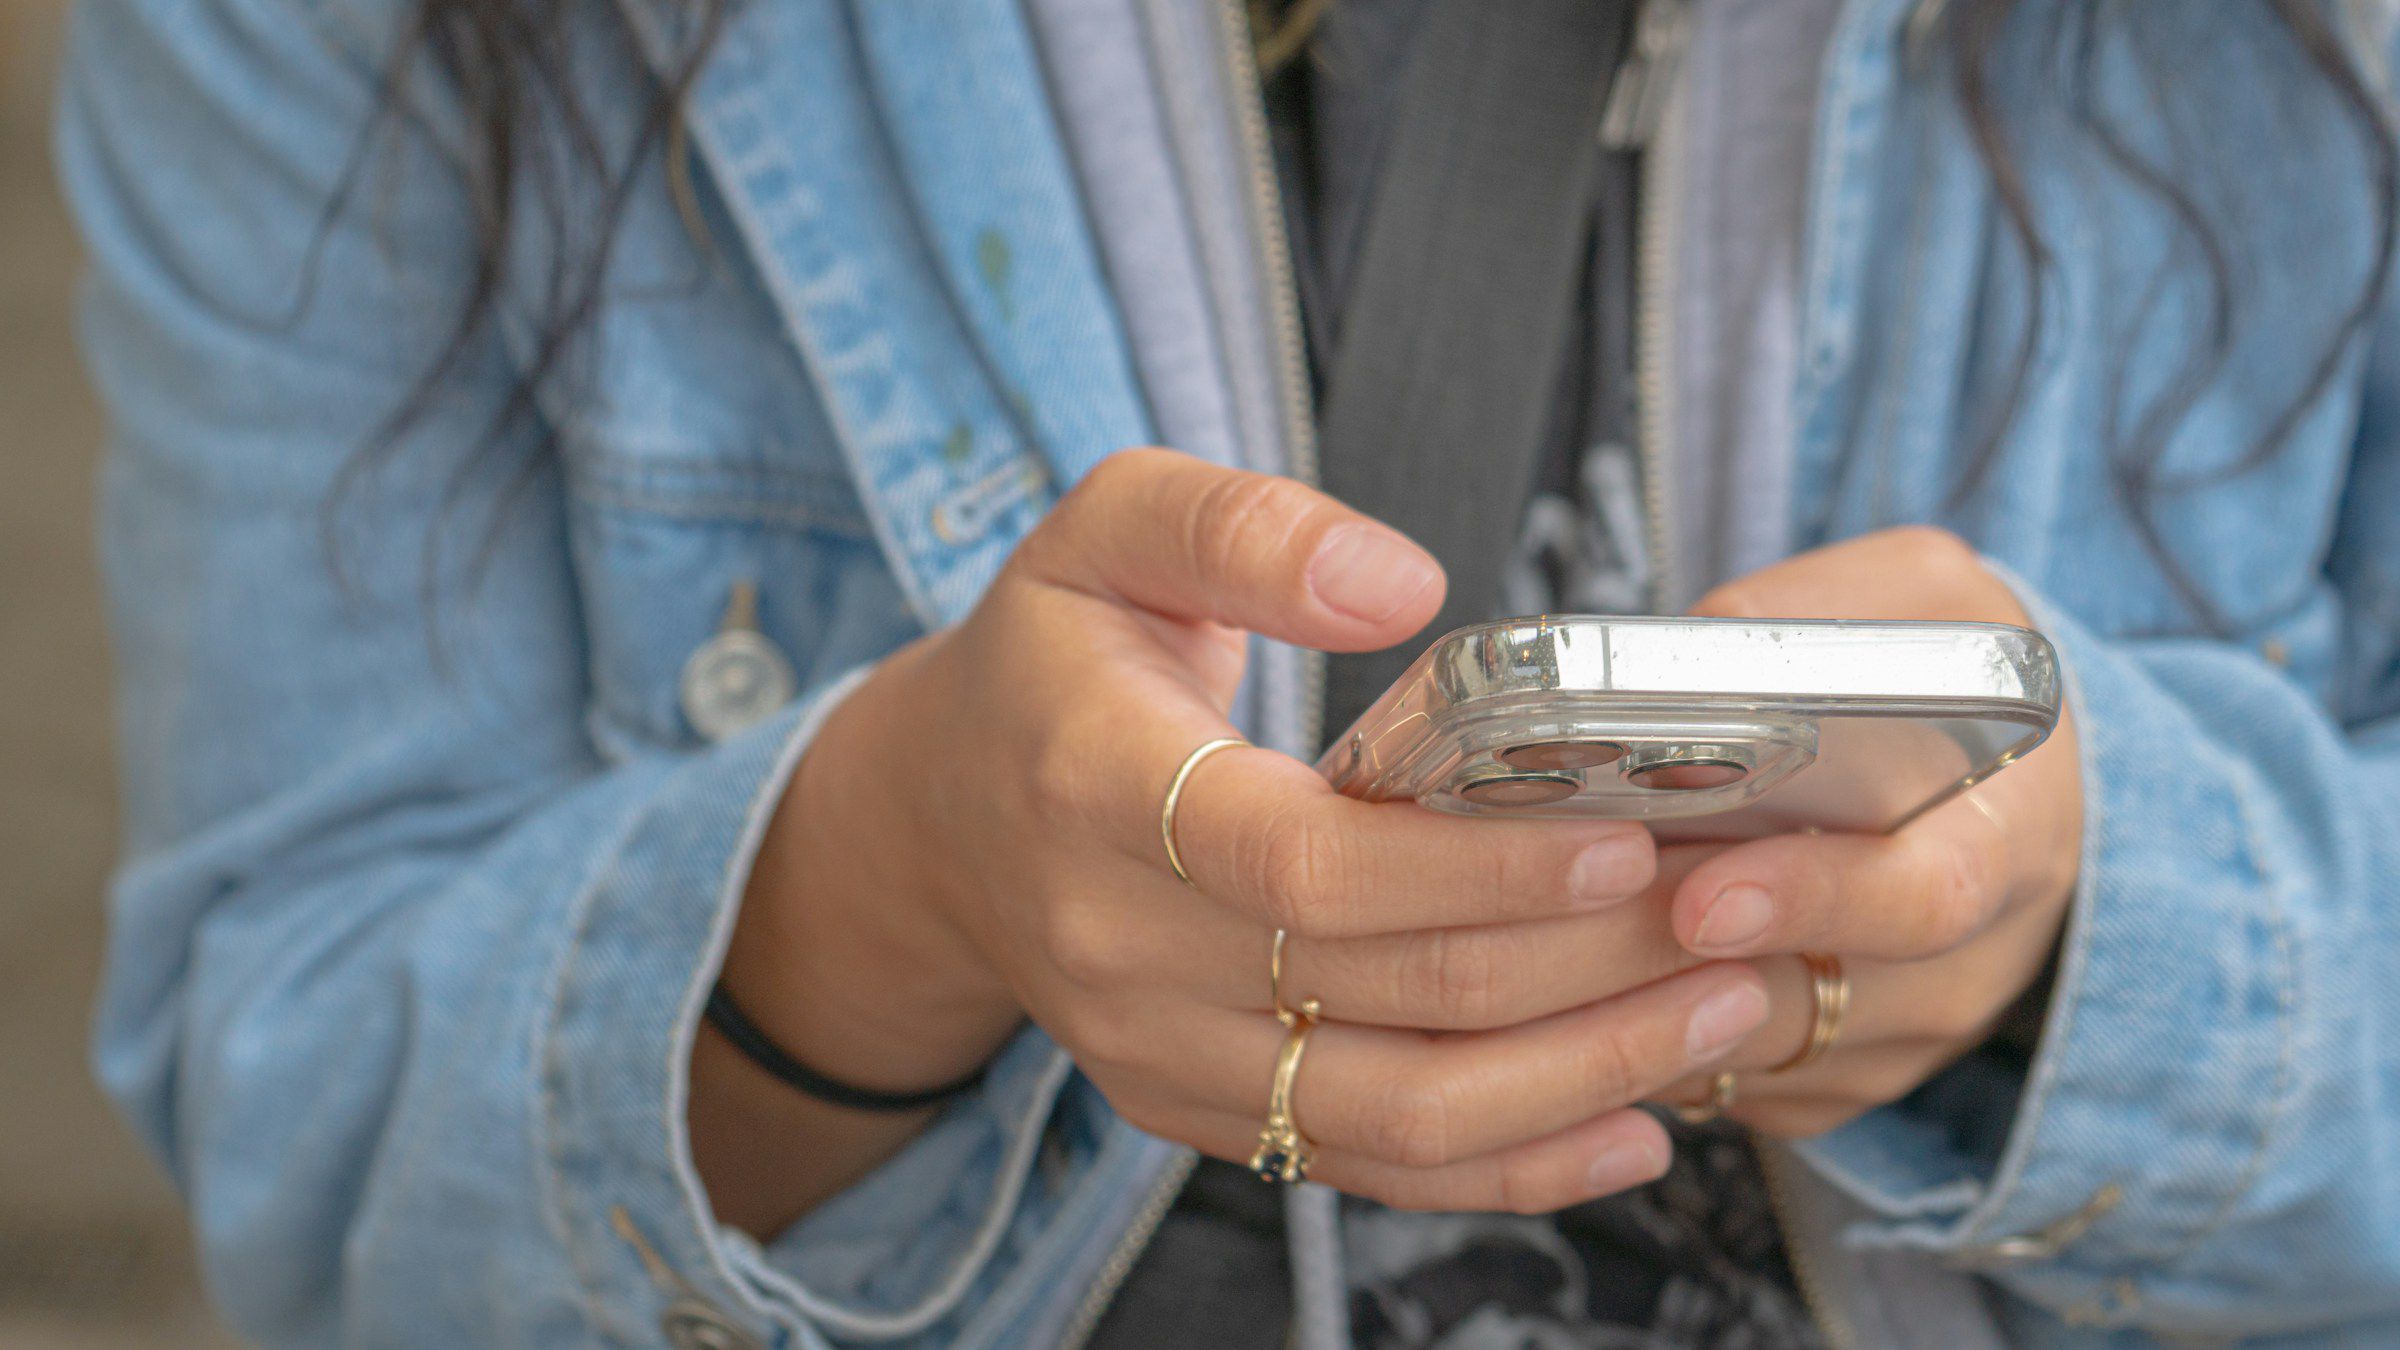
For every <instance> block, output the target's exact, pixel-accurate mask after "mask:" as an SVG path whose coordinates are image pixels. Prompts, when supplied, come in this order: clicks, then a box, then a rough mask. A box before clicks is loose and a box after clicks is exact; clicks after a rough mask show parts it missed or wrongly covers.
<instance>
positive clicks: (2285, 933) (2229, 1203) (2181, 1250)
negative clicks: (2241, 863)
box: [2154, 777, 2300, 1264]
mask: <svg viewBox="0 0 2400 1350" xmlns="http://www.w3.org/2000/svg"><path fill="white" fill-rule="evenodd" d="M2244 783H2245V780H2243V779H2241V778H2238V777H2237V778H2235V779H2233V780H2232V782H2231V785H2230V788H2229V790H2230V791H2231V793H2232V796H2233V799H2234V810H2235V813H2236V814H2237V815H2239V816H2240V817H2241V821H2242V834H2243V839H2244V842H2245V843H2246V844H2247V845H2248V846H2249V849H2250V856H2251V857H2253V858H2261V859H2263V858H2266V857H2267V856H2269V855H2268V854H2267V853H2266V852H2265V851H2264V850H2263V849H2262V848H2261V847H2260V845H2261V843H2262V840H2261V837H2260V834H2259V830H2258V817H2257V813H2256V812H2255V811H2253V810H2251V809H2250V808H2249V803H2248V801H2247V798H2248V796H2249V793H2248V791H2247V789H2246V787H2245V786H2244ZM2287 889H2288V888H2287V887H2285V886H2270V887H2269V888H2268V894H2269V896H2270V897H2271V898H2272V908H2271V910H2270V912H2269V914H2268V915H2267V922H2268V925H2269V928H2270V931H2271V932H2272V933H2273V935H2274V940H2275V958H2276V962H2277V964H2278V965H2279V966H2280V967H2281V968H2282V969H2281V974H2282V979H2281V980H2279V981H2278V982H2277V989H2276V997H2275V1074H2274V1078H2273V1079H2272V1081H2271V1083H2270V1086H2269V1103H2268V1105H2267V1107H2266V1109H2265V1110H2264V1111H2262V1112H2260V1113H2259V1116H2258V1143H2257V1145H2256V1146H2255V1147H2254V1148H2253V1149H2252V1150H2251V1153H2250V1158H2249V1161H2248V1162H2247V1164H2246V1165H2245V1166H2244V1167H2243V1168H2242V1170H2241V1172H2240V1174H2239V1175H2237V1176H2236V1177H2235V1178H2234V1180H2233V1183H2232V1184H2231V1185H2230V1186H2228V1187H2227V1188H2226V1192H2225V1198H2224V1200H2223V1201H2222V1202H2221V1203H2220V1204H2219V1205H2218V1206H2217V1208H2216V1210H2215V1211H2214V1212H2212V1213H2211V1214H2209V1215H2208V1216H2207V1218H2205V1219H2204V1220H2202V1221H2201V1222H2200V1223H2199V1224H2197V1225H2196V1226H2195V1227H2194V1228H2193V1229H2192V1231H2191V1232H2189V1233H2188V1234H2186V1235H2185V1236H2184V1238H2183V1240H2182V1241H2180V1242H2178V1243H2175V1244H2174V1245H2173V1246H2171V1247H2168V1248H2165V1249H2164V1250H2162V1251H2160V1252H2158V1253H2156V1255H2155V1258H2154V1259H2155V1260H2157V1261H2158V1262H2159V1263H2160V1264H2165V1263H2166V1262H2169V1261H2173V1260H2177V1259H2179V1258H2181V1257H2184V1256H2187V1255H2189V1254H2190V1253H2191V1252H2193V1251H2194V1250H2196V1249H2197V1248H2198V1247H2199V1246H2200V1245H2201V1244H2202V1243H2203V1242H2206V1241H2207V1240H2208V1239H2209V1238H2211V1237H2213V1236H2215V1235H2216V1233H2217V1232H2218V1231H2219V1230H2220V1229H2222V1228H2224V1227H2225V1225H2226V1224H2227V1223H2229V1222H2231V1220H2232V1218H2233V1212H2234V1209H2235V1208H2236V1207H2237V1206H2238V1205H2240V1203H2241V1201H2242V1198H2243V1197H2244V1196H2246V1195H2248V1194H2249V1193H2250V1190H2251V1188H2252V1187H2253V1186H2255V1185H2257V1184H2258V1179H2259V1177H2260V1176H2262V1175H2263V1174H2264V1173H2265V1172H2266V1168H2267V1155H2268V1153H2269V1152H2270V1150H2271V1149H2272V1147H2273V1145H2274V1142H2275V1138H2276V1131H2277V1129H2278V1127H2280V1126H2281V1124H2282V1123H2283V1120H2284V1118H2285V1116H2286V1115H2288V1114H2289V1112H2290V1108H2291V1103H2292V1097H2293V1091H2292V1087H2293V1083H2294V1080H2295V1079H2296V1077H2297V1074H2296V1072H2295V1069H2296V1063H2297V1058H2298V1056H2297V1054H2296V1052H2295V1042H2296V1041H2297V1039H2298V1032H2297V1028H2296V1024H2297V1021H2298V1013H2299V1002H2300V965H2299V958H2298V955H2297V951H2296V948H2295V945H2294V943H2293V941H2292V932H2291V921H2290V918H2289V917H2288V914H2287V910H2286V906H2285V905H2284V903H2283V900H2284V896H2285V894H2286V892H2287Z"/></svg>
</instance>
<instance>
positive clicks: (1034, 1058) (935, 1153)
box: [537, 671, 1109, 1346]
mask: <svg viewBox="0 0 2400 1350" xmlns="http://www.w3.org/2000/svg"><path fill="white" fill-rule="evenodd" d="M864 673H865V672H864V671H860V672H856V673H853V674H852V675H850V676H848V677H845V678H844V679H842V680H839V681H836V682H834V683H832V684H831V685H829V686H827V687H825V688H824V689H822V690H821V691H817V692H815V693H813V694H811V695H809V696H807V697H804V698H803V699H802V700H800V701H799V702H798V703H797V704H795V705H794V706H793V707H791V708H789V709H786V710H785V711H784V712H783V713H781V714H779V715H778V716H776V717H775V718H772V719H770V720H769V721H768V722H766V723H764V724H762V725H760V726H758V727H754V728H752V729H751V730H749V731H747V732H745V733H743V734H741V735H739V736H737V737H735V738H733V739H732V740H729V741H727V742H725V743H724V744H723V745H720V746H718V747H716V748H715V749H713V750H711V751H709V752H707V753H705V754H703V755H702V756H700V757H698V758H696V759H695V760H693V761H692V762H690V763H688V764H685V765H682V766H679V767H678V768H676V769H674V770H673V771H672V772H671V773H669V774H667V775H665V777H664V784H663V786H662V788H661V789H660V790H659V791H658V793H657V794H656V796H655V797H654V798H653V800H652V801H651V802H650V804H649V806H648V807H647V809H646V810H645V811H644V813H643V814H642V816H641V818H640V819H639V820H638V821H637V822H636V823H635V825H634V826H633V828H632V829H631V831H630V832H629V833H628V834H627V836H626V838H625V839H624V841H623V842H622V843H621V845H620V846H619V847H617V848H616V849H614V850H613V851H611V852H610V853H609V855H608V857H607V860H606V862H605V863H604V864H603V866H602V868H601V870H600V872H599V873H598V875H597V876H596V877H594V878H593V880H592V881H591V882H590V884H589V885H588V886H587V887H586V889H585V891H584V892H583V912H582V914H581V915H580V916H579V918H578V920H577V922H576V923H575V925H574V937H573V939H572V943H571V946H570V949H569V951H568V954H567V956H566V960H565V964H564V967H563V969H562V971H561V973H560V974H559V976H558V977H557V984H556V987H555V988H554V990H553V991H552V994H551V999H552V1015H551V1018H550V1021H549V1025H548V1029H547V1034H546V1035H545V1037H544V1039H543V1041H542V1043H541V1045H540V1046H539V1047H538V1054H539V1062H538V1066H537V1067H538V1071H539V1074H540V1082H541V1092H542V1107H543V1110H542V1117H541V1118H542V1127H543V1131H544V1139H543V1144H544V1153H545V1157H546V1160H547V1162H548V1165H549V1169H550V1175H549V1176H548V1177H546V1178H545V1179H544V1187H545V1190H546V1191H547V1193H548V1195H549V1199H550V1205H551V1208H552V1212H553V1216H554V1222H555V1223H557V1225H558V1226H559V1228H560V1229H561V1233H562V1237H563V1238H564V1240H565V1242H566V1246H567V1249H568V1251H569V1253H570V1254H571V1256H572V1258H573V1260H574V1264H575V1268H576V1271H577V1274H578V1276H579V1277H580V1279H581V1282H582V1284H583V1286H584V1296H585V1299H586V1301H587V1303H589V1304H590V1305H591V1310H592V1316H593V1318H594V1321H595V1323H596V1324H597V1325H599V1326H601V1327H603V1328H606V1329H607V1332H608V1334H610V1335H611V1336H613V1337H615V1338H617V1339H621V1340H623V1341H625V1342H626V1343H629V1344H654V1343H656V1342H657V1340H658V1333H659V1328H660V1326H661V1324H662V1319H664V1320H672V1319H674V1318H676V1317H679V1316H680V1317H684V1318H686V1319H696V1320H699V1321H704V1322H711V1321H713V1323H714V1325H715V1326H716V1327H718V1328H719V1334H720V1335H721V1336H725V1335H729V1334H739V1335H747V1336H748V1337H751V1338H754V1341H755V1343H762V1344H764V1343H796V1344H801V1345H809V1346H821V1345H824V1344H825V1343H826V1341H825V1338H826V1337H828V1336H833V1337H839V1338H841V1339H844V1340H856V1341H885V1340H895V1339H901V1338H905V1337H910V1336H914V1335H917V1334H918V1333H920V1332H923V1331H925V1330H927V1329H928V1328H930V1327H932V1326H934V1325H935V1324H937V1323H939V1322H941V1321H942V1320H943V1319H944V1318H945V1317H948V1316H949V1315H951V1314H952V1313H953V1312H955V1311H957V1310H958V1309H960V1308H962V1307H966V1306H971V1305H972V1304H973V1303H974V1302H975V1300H976V1299H977V1298H979V1297H983V1296H985V1295H988V1293H989V1289H988V1288H987V1287H986V1286H988V1285H989V1284H991V1283H992V1282H993V1281H994V1280H995V1279H996V1278H997V1276H996V1274H995V1271H996V1269H997V1268H998V1267H999V1266H1000V1265H1001V1264H1002V1263H1001V1261H1000V1260H999V1257H1000V1255H1001V1254H1002V1253H1003V1252H1004V1251H1007V1250H1010V1249H1012V1248H1014V1247H1017V1246H1020V1245H1022V1244H1023V1243H1024V1242H1025V1241H1026V1240H1027V1239H1028V1236H1029V1235H1030V1234H1033V1233H1037V1232H1039V1231H1041V1229H1042V1225H1043V1220H1044V1218H1045V1217H1046V1216H1047V1215H1049V1214H1050V1213H1052V1212H1053V1211H1055V1209H1056V1208H1057V1206H1058V1203H1059V1201H1060V1199H1061V1197H1062V1196H1064V1195H1065V1194H1066V1193H1067V1191H1068V1189H1069V1187H1068V1183H1069V1182H1070V1181H1071V1180H1079V1179H1082V1178H1083V1175H1084V1174H1085V1173H1087V1172H1088V1171H1089V1170H1090V1169H1089V1167H1088V1166H1084V1165H1083V1164H1085V1163H1088V1161H1089V1160H1090V1159H1091V1158H1092V1157H1093V1156H1095V1155H1097V1153H1098V1152H1099V1149H1100V1145H1101V1143H1102V1142H1103V1141H1104V1137H1105V1135H1106V1134H1107V1131H1108V1129H1109V1118H1108V1117H1107V1115H1106V1110H1105V1107H1103V1106H1100V1105H1099V1104H1098V1099H1097V1094H1092V1093H1088V1092H1087V1093H1068V1092H1065V1091H1064V1089H1065V1088H1066V1086H1067V1085H1068V1084H1069V1083H1070V1081H1074V1080H1072V1077H1071V1071H1070V1065H1069V1064H1068V1062H1067V1060H1066V1056H1065V1055H1064V1054H1063V1053H1062V1052H1061V1051H1059V1050H1058V1049H1057V1047H1056V1046H1055V1045H1053V1044H1052V1043H1051V1042H1050V1040H1049V1039H1048V1038H1047V1037H1046V1036H1044V1035H1042V1034H1041V1033H1040V1032H1039V1031H1037V1030H1028V1031H1026V1032H1024V1033H1022V1034H1020V1035H1019V1036H1018V1037H1017V1038H1016V1039H1015V1040H1014V1041H1012V1042H1011V1043H1010V1044H1009V1046H1008V1047H1007V1048H1006V1049H1005V1050H1004V1051H1003V1052H1002V1053H1001V1055H1000V1056H999V1058H998V1059H997V1060H996V1061H994V1063H993V1065H992V1068H991V1071H990V1073H988V1074H987V1075H986V1077H985V1079H984V1081H983V1083H982V1084H981V1085H980V1086H979V1087H978V1088H977V1089H976V1090H975V1091H974V1092H973V1093H971V1094H969V1095H968V1096H966V1097H965V1098H963V1099H961V1100H960V1101H958V1102H956V1103H954V1104H952V1105H951V1106H950V1107H949V1108H948V1109H947V1110H945V1111H944V1112H943V1113H942V1114H941V1116H940V1117H938V1118H937V1119H936V1120H935V1122H934V1123H933V1124H932V1125H931V1126H929V1127H928V1128H927V1129H926V1130H925V1131H924V1133H922V1134H921V1135H919V1136H918V1137H917V1138H916V1139H914V1140H912V1141H911V1142H910V1143H909V1145H908V1146H907V1147H906V1148H904V1149H902V1150H901V1152H900V1153H899V1154H898V1155H896V1156H895V1157H894V1158H892V1159H891V1160H890V1161H888V1162H886V1163H884V1164H883V1165H882V1166H881V1167H879V1168H877V1169H876V1170H875V1171H874V1172H873V1173H871V1174H870V1175H868V1176H867V1177H865V1178H863V1179H861V1180H860V1181H859V1182H857V1183H856V1184H855V1185H853V1186H852V1187H851V1188H849V1190H847V1191H845V1192H844V1193H842V1194H841V1195H837V1196H835V1197H834V1198H833V1199H831V1200H829V1201H827V1202H826V1203H825V1204H823V1205H821V1206H819V1207H818V1208H817V1209H816V1210H815V1211H813V1212H812V1213H810V1214H809V1215H808V1216H807V1217H805V1218H803V1219H802V1220H801V1221H799V1222H798V1223H796V1224H794V1225H793V1226H792V1228H791V1229H789V1230H788V1231H786V1232H785V1233H784V1234H782V1235H781V1236H780V1237H779V1238H777V1239H776V1240H775V1241H774V1242H773V1243H771V1244H768V1245H766V1246H764V1247H762V1246H761V1245H759V1244H758V1243H755V1242H753V1241H752V1240H751V1239H750V1238H749V1237H748V1236H746V1235H744V1234H742V1233H740V1232H738V1231H736V1230H734V1229H731V1228H729V1227H725V1226H723V1225H721V1224H719V1223H718V1222H717V1221H716V1219H715V1217H714V1214H713V1212H712V1210H711V1207H710V1205H709V1203H708V1198H707V1195H706V1193H705V1191H704V1190H703V1188H702V1186H701V1183H700V1178H699V1175H698V1173H697V1171H696V1170H695V1168H694V1167H693V1164H692V1157H691V1145H690V1140H689V1138H688V1135H687V1133H686V1127H685V1100H686V1095H687V1093H688V1091H689V1078H688V1070H689V1064H690V1055H691V1044H692V1039H693V1037H694V1035H695V1034H696V1033H697V1030H698V1026H699V1019H700V1009H701V1005H702V1003H703V1001H704V1000H705V998H706V997H707V992H708V989H709V986H710V984H711V983H712V982H713V981H714V980H715V978H716V974H717V971H718V969H719V967H720V965H721V963H722V960H723V957H724V951H725V946H726V944H727V942H728V941H730V939H731V936H732V928H733V921H734V918H735V915H736V913H737V911H738V909H739V907H740V903H741V897H742V892H743V889H744V887H745V885H746V884H747V880H748V877H749V871H750V865H751V862H752V859H753V858H754V857H755V855H756V853H757V850H758V845H759V841H760V838H761V836H762V835H763V833H764V831H765V829H766V826H767V822H768V820H769V819H770V818H771V817H772V816H773V814H774V811H775V807H776V804H777V803H778V802H779V801H780V800H781V798H782V796H783V791H784V787H785V785H786V783H787V782H788V781H789V780H790V777H791V774H792V771H793V770H794V768H795V767H796V766H797V765H798V763H799V761H800V758H801V756H802V755H803V754H804V753H805V752H806V750H807V748H808V745H809V743H810V741H811V740H812V739H813V738H814V736H815V734H816V731H817V728H818V727H819V725H821V723H822V722H823V719H824V717H825V715H826V714H827V713H828V712H830V711H831V710H832V709H833V708H834V707H835V706H836V705H838V704H839V703H840V702H841V700H842V698H843V697H844V696H846V695H847V694H848V693H849V692H850V690H851V688H853V687H854V686H855V684H856V683H857V681H858V680H859V679H860V678H862V677H863V675H864ZM1037 1154H1038V1155H1039V1156H1038V1157H1037ZM729 1328H730V1329H738V1331H735V1332H730V1333H729V1332H728V1331H726V1330H725V1329H729ZM729 1343H732V1344H743V1343H746V1342H743V1341H739V1340H731V1341H729Z"/></svg>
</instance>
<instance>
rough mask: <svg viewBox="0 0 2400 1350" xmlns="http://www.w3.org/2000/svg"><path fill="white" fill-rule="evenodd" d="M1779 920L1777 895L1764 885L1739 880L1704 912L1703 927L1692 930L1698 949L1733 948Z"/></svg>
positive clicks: (1722, 950) (1717, 949) (1754, 939)
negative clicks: (1762, 886)
mask: <svg viewBox="0 0 2400 1350" xmlns="http://www.w3.org/2000/svg"><path fill="white" fill-rule="evenodd" d="M1774 921H1775V898H1774V897H1773V896H1770V895H1768V894H1767V893H1766V891H1765V890H1763V889H1761V888H1760V887H1757V886H1753V885H1751V884H1750V883H1749V882H1746V881H1737V882H1735V883H1733V884H1732V885H1730V886H1728V887H1726V888H1725V889H1724V890H1721V891H1719V892H1717V898H1716V899H1714V900H1711V901H1709V902H1708V908H1707V909H1704V910H1702V911H1701V912H1700V927H1699V928H1697V929H1696V930H1694V931H1693V933H1692V948H1693V950H1695V951H1704V952H1724V951H1732V950H1734V949H1735V948H1738V947H1741V946H1743V945H1744V944H1746V943H1749V942H1753V941H1756V940H1757V938H1758V935H1759V934H1761V933H1764V932H1766V931H1767V925H1768V924H1770V923H1773V922H1774Z"/></svg>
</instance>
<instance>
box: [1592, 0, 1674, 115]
mask: <svg viewBox="0 0 2400 1350" xmlns="http://www.w3.org/2000/svg"><path fill="white" fill-rule="evenodd" d="M1691 31H1692V16H1691V10H1690V7H1689V5H1688V3H1687V0H1642V5H1641V9H1640V10H1639V11H1638V12H1637V13H1636V14H1635V15H1634V19H1633V42H1632V44H1631V48H1630V50H1628V51H1627V52H1626V53H1625V59H1624V61H1622V62H1620V63H1619V64H1618V66H1617V75H1616V78H1615V79H1613V80H1611V81H1609V85H1608V101H1607V103H1606V104H1605V105H1603V106H1602V108H1601V110H1600V144H1602V145H1603V146H1606V147H1607V148H1609V149H1611V150H1642V149H1646V148H1648V147H1649V145H1650V142H1651V140H1652V139H1653V138H1655V137H1656V136H1657V135H1658V124H1659V122H1660V121H1661V120H1662V119H1663V118H1664V117H1665V115H1666V107H1667V99H1668V97H1669V96H1670V95H1672V94H1673V93H1674V92H1675V77H1676V75H1677V74H1678V73H1680V72H1681V70H1682V68H1683V53H1684V49H1685V48H1686V47H1687V46H1689V45H1690V41H1691Z"/></svg>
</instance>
